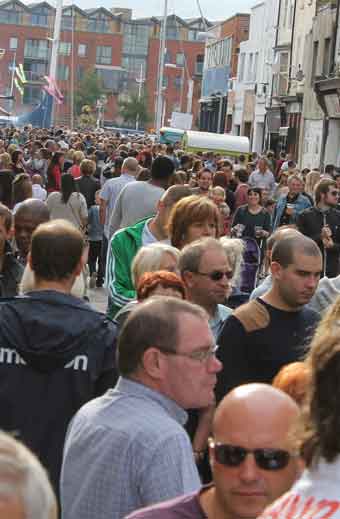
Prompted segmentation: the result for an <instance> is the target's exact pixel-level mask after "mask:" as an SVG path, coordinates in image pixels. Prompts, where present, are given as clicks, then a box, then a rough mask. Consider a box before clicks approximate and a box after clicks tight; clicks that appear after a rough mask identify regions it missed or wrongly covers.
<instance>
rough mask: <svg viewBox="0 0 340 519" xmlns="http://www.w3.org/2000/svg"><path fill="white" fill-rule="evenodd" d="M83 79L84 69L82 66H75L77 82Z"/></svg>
mask: <svg viewBox="0 0 340 519" xmlns="http://www.w3.org/2000/svg"><path fill="white" fill-rule="evenodd" d="M83 77H84V67H83V66H82V65H78V66H77V81H81V80H82V79H83Z"/></svg>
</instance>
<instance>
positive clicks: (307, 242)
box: [272, 233, 321, 268]
mask: <svg viewBox="0 0 340 519" xmlns="http://www.w3.org/2000/svg"><path fill="white" fill-rule="evenodd" d="M299 254H301V255H302V256H312V257H315V258H321V252H320V248H319V246H318V245H317V244H316V243H315V241H314V240H312V239H311V238H308V237H307V236H304V235H303V234H301V233H299V234H286V235H285V236H284V237H283V238H282V239H280V240H279V241H278V242H277V243H275V245H274V247H273V251H272V261H276V262H277V263H279V264H280V265H281V267H284V268H286V267H288V265H291V264H293V263H294V257H296V256H297V255H299Z"/></svg>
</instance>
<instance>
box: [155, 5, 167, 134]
mask: <svg viewBox="0 0 340 519" xmlns="http://www.w3.org/2000/svg"><path fill="white" fill-rule="evenodd" d="M167 16H168V0H164V15H163V21H162V29H161V41H160V50H159V60H158V85H157V102H156V134H157V137H158V139H159V130H160V128H161V124H162V112H163V110H162V105H163V96H162V87H163V75H164V59H165V40H166V23H167Z"/></svg>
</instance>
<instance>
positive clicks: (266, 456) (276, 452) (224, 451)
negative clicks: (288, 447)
mask: <svg viewBox="0 0 340 519" xmlns="http://www.w3.org/2000/svg"><path fill="white" fill-rule="evenodd" d="M211 446H212V447H213V448H214V453H215V459H216V461H217V462H218V463H220V464H221V465H225V466H226V467H238V466H239V465H241V463H243V462H244V460H245V459H246V457H247V456H248V454H254V458H255V462H256V465H257V466H258V467H259V468H260V469H263V470H281V469H284V468H285V467H287V465H288V463H289V461H290V459H291V457H292V455H291V454H290V453H289V452H287V451H284V450H281V449H253V450H251V449H245V448H244V447H238V446H235V445H227V444H223V443H214V442H212V443H211Z"/></svg>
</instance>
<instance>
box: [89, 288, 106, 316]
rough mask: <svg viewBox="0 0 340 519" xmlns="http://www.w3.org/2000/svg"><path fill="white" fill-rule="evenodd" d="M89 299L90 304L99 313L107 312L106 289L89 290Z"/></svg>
mask: <svg viewBox="0 0 340 519" xmlns="http://www.w3.org/2000/svg"><path fill="white" fill-rule="evenodd" d="M88 297H89V299H90V304H91V305H92V306H93V307H94V308H95V309H96V310H98V311H99V312H103V313H105V312H106V307H107V291H106V288H104V287H102V288H92V289H91V288H89V290H88Z"/></svg>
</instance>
